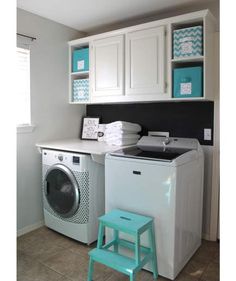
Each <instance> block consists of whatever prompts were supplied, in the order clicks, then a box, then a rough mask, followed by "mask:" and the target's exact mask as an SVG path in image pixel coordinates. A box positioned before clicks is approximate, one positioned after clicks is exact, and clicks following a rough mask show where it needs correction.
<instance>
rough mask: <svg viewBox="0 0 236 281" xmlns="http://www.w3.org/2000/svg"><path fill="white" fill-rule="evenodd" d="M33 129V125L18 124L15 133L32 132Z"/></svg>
mask: <svg viewBox="0 0 236 281" xmlns="http://www.w3.org/2000/svg"><path fill="white" fill-rule="evenodd" d="M34 129H35V125H32V124H29V125H19V126H17V134H25V133H32V132H33V131H34Z"/></svg>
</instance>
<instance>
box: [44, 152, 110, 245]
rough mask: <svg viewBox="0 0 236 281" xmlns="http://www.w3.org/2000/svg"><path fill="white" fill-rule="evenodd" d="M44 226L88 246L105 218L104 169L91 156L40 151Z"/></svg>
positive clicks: (95, 237)
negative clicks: (100, 219) (101, 217)
mask: <svg viewBox="0 0 236 281" xmlns="http://www.w3.org/2000/svg"><path fill="white" fill-rule="evenodd" d="M42 175H43V186H42V189H43V210H44V219H45V225H46V226H48V227H49V228H51V229H53V230H56V231H58V232H60V233H62V234H64V235H66V236H68V237H71V238H73V239H75V240H78V241H81V242H83V243H86V244H90V243H92V242H94V241H95V240H97V230H98V220H97V218H98V217H99V216H101V215H103V214H104V208H105V202H104V196H105V195H104V166H103V165H102V164H99V163H97V162H94V161H93V160H92V158H91V155H87V154H78V153H71V152H64V151H55V150H49V149H43V150H42Z"/></svg>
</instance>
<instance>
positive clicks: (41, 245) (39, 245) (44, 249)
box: [23, 239, 63, 261]
mask: <svg viewBox="0 0 236 281" xmlns="http://www.w3.org/2000/svg"><path fill="white" fill-rule="evenodd" d="M62 249H63V248H62V247H60V246H58V245H57V244H56V243H54V242H53V241H52V240H41V239H38V240H37V241H36V242H35V243H34V244H32V245H31V246H29V247H27V248H25V249H24V250H23V251H24V253H25V254H27V255H29V256H31V257H33V258H35V259H37V260H39V261H44V260H45V259H48V258H49V257H50V256H52V255H54V254H56V253H57V252H59V251H61V250H62Z"/></svg>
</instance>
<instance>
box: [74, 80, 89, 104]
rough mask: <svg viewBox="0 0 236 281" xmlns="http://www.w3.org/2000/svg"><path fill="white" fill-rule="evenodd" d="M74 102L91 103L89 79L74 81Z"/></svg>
mask: <svg viewBox="0 0 236 281" xmlns="http://www.w3.org/2000/svg"><path fill="white" fill-rule="evenodd" d="M72 100H73V102H87V101H89V79H76V80H74V81H73V97H72Z"/></svg>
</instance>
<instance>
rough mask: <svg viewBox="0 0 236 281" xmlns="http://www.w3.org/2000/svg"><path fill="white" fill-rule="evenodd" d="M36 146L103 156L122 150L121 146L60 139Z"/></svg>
mask: <svg viewBox="0 0 236 281" xmlns="http://www.w3.org/2000/svg"><path fill="white" fill-rule="evenodd" d="M36 146H37V147H39V148H48V149H56V150H64V151H72V152H81V153H89V154H96V155H104V154H106V153H107V152H112V151H115V150H118V149H120V148H122V146H115V145H108V144H106V143H105V142H98V141H94V140H80V139H61V140H55V141H45V142H39V143H36Z"/></svg>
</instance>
